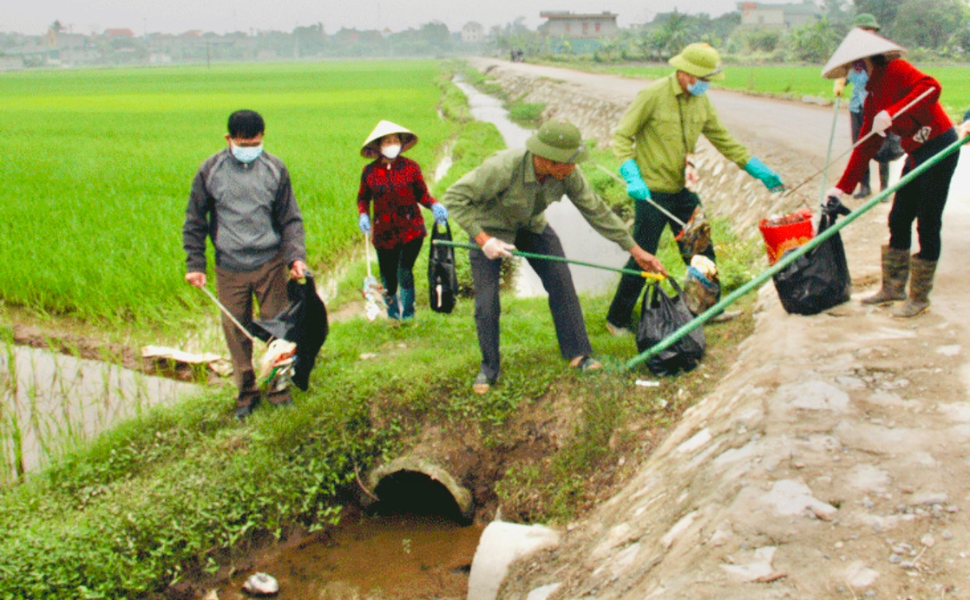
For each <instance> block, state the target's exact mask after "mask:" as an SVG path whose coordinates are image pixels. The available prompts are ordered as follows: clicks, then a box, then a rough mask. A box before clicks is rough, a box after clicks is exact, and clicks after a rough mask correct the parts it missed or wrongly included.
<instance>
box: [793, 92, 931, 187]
mask: <svg viewBox="0 0 970 600" xmlns="http://www.w3.org/2000/svg"><path fill="white" fill-rule="evenodd" d="M934 89H935V88H930V89H928V90H926V91H925V92H923V93H922V94H920V95H919V96H917V97H915V98H913V100H912V101H910V103H909V104H907V105H906V106H904V107H903V108H902V109H900V111H899V112H898V113H896V114H895V115H893V119H896V118H897V117H899V116H900V115H902V114H903V113H904V112H906V111H907V110H909V109H911V108H913V107H914V106H916V103H917V102H919V101H920V100H922V99H923V98H925V97H927V96H929V95H930V92H932V91H933V90H934ZM874 135H876V130H874V129H872V130H870V131H869V133H867V134H865V135H864V136H862V137H861V138H859V141H857V142H856V143H854V144H852V147H851V148H849V149H848V150H846V151H845V152H843V153H842V154H840V155H838V156H836V157H835V158H833V159H832V160H831V161H826V163H825V166H824V167H822V168H821V169H819V170H818V171H815V172H814V173H812V174H811V175H809V176H808V177H806V178H805V179H804V180H803V181H802V182H801V183H799V184H798V185H796V186H795V187H792V188H789V189H788V191H787V192H785V196H790V195H791V194H792V193H793V192H794V191H795V190H797V189H798V188H800V187H802V186H803V185H805V184H806V183H808V182H809V181H811V180H812V179H814V178H815V177H816V176H818V175H819V174H821V173H827V172H828V170H829V167H831V166H832V163H833V162H835V161H837V160H839V159H840V158H842V157H844V156H845V155H846V154H849V153H850V152H852V151H853V150H855V149H856V148H858V147H859V146H861V145H862V144H863V143H864V142H865V141H866V140H868V139H869V138H871V137H872V136H874ZM822 188H823V189H824V188H825V186H824V185H823V186H822ZM822 193H823V194H824V193H825V192H824V191H823V192H822Z"/></svg>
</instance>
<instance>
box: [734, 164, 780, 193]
mask: <svg viewBox="0 0 970 600" xmlns="http://www.w3.org/2000/svg"><path fill="white" fill-rule="evenodd" d="M744 170H745V171H747V172H748V175H750V176H752V177H754V178H755V179H760V180H761V183H763V184H765V187H766V188H768V190H769V191H772V192H776V191H781V190H782V189H784V187H785V184H783V183H782V182H781V177H779V176H778V173H775V172H774V171H772V170H771V169H769V168H768V167H767V165H765V163H763V162H761V161H760V160H758V158H757V157H755V156H752V157H751V158H750V159H748V164H746V165H744Z"/></svg>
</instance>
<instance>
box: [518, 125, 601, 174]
mask: <svg viewBox="0 0 970 600" xmlns="http://www.w3.org/2000/svg"><path fill="white" fill-rule="evenodd" d="M525 147H526V149H527V150H528V151H529V152H531V153H533V154H535V155H536V156H541V157H542V158H545V159H547V160H551V161H555V162H558V163H568V164H572V163H577V162H580V161H582V160H586V155H587V154H588V152H587V150H586V144H584V143H583V136H582V134H581V133H580V132H579V127H576V126H575V125H573V124H572V123H570V122H569V121H566V120H565V119H554V120H552V121H546V122H545V123H543V124H542V127H540V128H539V131H537V132H535V134H533V136H532V137H530V138H529V139H527V140H526V141H525Z"/></svg>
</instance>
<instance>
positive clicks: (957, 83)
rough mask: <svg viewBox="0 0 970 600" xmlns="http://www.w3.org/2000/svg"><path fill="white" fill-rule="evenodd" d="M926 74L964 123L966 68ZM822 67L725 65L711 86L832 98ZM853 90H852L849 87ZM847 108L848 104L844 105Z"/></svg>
mask: <svg viewBox="0 0 970 600" xmlns="http://www.w3.org/2000/svg"><path fill="white" fill-rule="evenodd" d="M554 64H555V65H556V66H564V67H570V68H574V69H583V70H587V71H596V72H599V73H612V74H614V75H623V76H624V77H634V78H643V79H659V78H661V77H665V76H667V75H669V74H670V73H671V72H672V69H673V68H672V67H671V66H670V65H665V64H644V63H640V64H624V65H613V64H602V63H595V62H592V61H572V62H565V63H562V62H556V63H554ZM916 66H917V67H918V68H919V69H921V70H923V71H924V72H925V73H927V74H929V75H932V76H933V77H935V78H936V79H937V80H938V81H939V82H940V85H942V86H943V94H942V97H941V99H940V103H941V104H942V105H943V108H944V109H945V110H946V111H947V113H948V114H949V115H950V117H951V118H952V119H954V121H955V122H957V123H959V122H960V121H962V120H963V113H964V112H966V110H967V109H968V108H970V79H968V78H967V72H968V69H967V67H962V66H939V65H921V64H917V65H916ZM821 72H822V65H801V66H796V65H785V66H781V65H725V67H724V74H725V79H724V80H722V81H715V82H713V83H712V84H711V86H712V87H714V88H724V89H729V90H737V91H742V92H750V93H756V94H759V95H769V96H779V97H782V98H793V99H800V98H802V97H803V96H816V97H819V98H827V99H829V100H832V99H833V96H832V81H831V80H828V79H824V78H823V77H822V76H821ZM849 89H850V90H851V87H850V88H849ZM842 106H843V107H845V106H846V101H843V102H842Z"/></svg>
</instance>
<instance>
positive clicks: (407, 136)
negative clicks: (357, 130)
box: [360, 121, 418, 158]
mask: <svg viewBox="0 0 970 600" xmlns="http://www.w3.org/2000/svg"><path fill="white" fill-rule="evenodd" d="M392 133H396V134H398V135H400V136H401V152H405V151H407V150H410V149H411V148H413V147H414V145H415V144H417V143H418V136H416V135H414V132H412V131H411V130H410V129H407V128H406V127H401V126H400V125H398V124H397V123H391V122H390V121H381V122H380V123H378V124H377V127H375V128H374V131H372V132H370V135H369V136H367V140H366V141H365V142H364V145H363V146H362V147H361V149H360V155H361V156H363V157H364V158H377V157H378V156H380V153H381V152H380V150H381V148H380V139H381V138H382V137H384V136H385V135H390V134H392Z"/></svg>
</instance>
